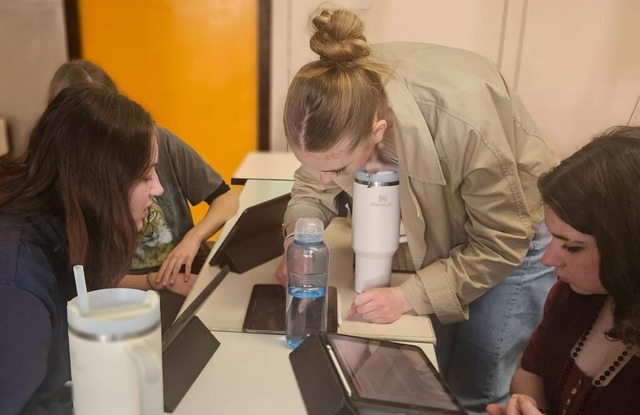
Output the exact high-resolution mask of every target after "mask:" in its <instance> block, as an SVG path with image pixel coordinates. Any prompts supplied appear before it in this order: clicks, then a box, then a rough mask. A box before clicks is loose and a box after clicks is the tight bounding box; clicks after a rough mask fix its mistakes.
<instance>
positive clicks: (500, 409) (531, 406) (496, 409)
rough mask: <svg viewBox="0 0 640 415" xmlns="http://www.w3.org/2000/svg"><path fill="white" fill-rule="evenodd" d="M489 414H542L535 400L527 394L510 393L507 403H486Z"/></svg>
mask: <svg viewBox="0 0 640 415" xmlns="http://www.w3.org/2000/svg"><path fill="white" fill-rule="evenodd" d="M487 412H488V413H489V415H542V412H540V410H539V409H538V405H537V404H536V401H535V400H534V399H533V398H532V397H530V396H527V395H520V394H514V395H511V397H510V398H509V401H508V402H507V405H497V404H489V405H487Z"/></svg>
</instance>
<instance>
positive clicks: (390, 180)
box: [355, 170, 400, 187]
mask: <svg viewBox="0 0 640 415" xmlns="http://www.w3.org/2000/svg"><path fill="white" fill-rule="evenodd" d="M355 181H356V183H358V184H363V185H365V186H367V187H382V186H397V185H398V184H399V183H400V175H399V174H398V172H396V171H392V170H386V171H380V172H377V173H368V172H366V171H364V170H359V171H358V172H356V178H355Z"/></svg>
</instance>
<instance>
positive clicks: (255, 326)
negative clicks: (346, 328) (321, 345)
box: [242, 284, 338, 334]
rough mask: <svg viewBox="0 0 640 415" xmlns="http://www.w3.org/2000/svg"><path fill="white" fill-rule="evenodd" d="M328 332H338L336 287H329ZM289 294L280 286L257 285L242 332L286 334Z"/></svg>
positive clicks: (252, 294)
mask: <svg viewBox="0 0 640 415" xmlns="http://www.w3.org/2000/svg"><path fill="white" fill-rule="evenodd" d="M328 301H329V304H328V307H327V308H328V311H327V331H328V332H331V333H335V332H336V331H338V311H337V308H338V300H337V292H336V287H331V286H330V287H329V298H328ZM286 302H287V293H286V291H285V288H284V287H283V286H282V285H280V284H256V285H254V286H253V289H252V290H251V298H250V299H249V306H248V307H247V312H246V314H245V317H244V323H243V325H242V330H243V331H245V332H247V333H260V334H284V330H285V308H286Z"/></svg>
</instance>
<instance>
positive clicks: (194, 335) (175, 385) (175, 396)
mask: <svg viewBox="0 0 640 415" xmlns="http://www.w3.org/2000/svg"><path fill="white" fill-rule="evenodd" d="M228 273H229V268H228V267H224V268H222V269H221V270H220V272H218V274H217V275H216V276H215V277H214V278H213V280H211V282H210V283H209V284H207V286H206V287H205V288H204V289H203V290H202V292H201V293H200V294H198V296H197V297H196V298H195V299H194V300H193V302H192V303H191V304H190V305H189V307H187V308H186V309H185V310H184V311H183V312H182V314H180V316H179V317H178V318H177V319H176V321H175V322H174V323H173V325H172V326H171V327H170V328H169V329H168V330H167V331H166V332H164V333H163V335H162V377H163V379H162V380H163V389H164V410H165V411H166V412H173V411H174V410H175V409H176V407H177V406H178V404H179V403H180V401H181V400H182V398H183V397H184V395H185V394H186V393H187V391H188V390H189V388H190V387H191V385H192V384H193V382H194V381H195V380H196V378H197V377H198V375H200V372H201V371H202V369H203V368H204V367H205V365H206V364H207V363H208V362H209V359H211V356H213V354H214V353H215V352H216V350H217V349H218V346H220V342H219V341H218V339H216V338H215V336H214V335H213V334H212V333H211V331H209V329H208V328H207V327H206V326H205V325H204V323H202V321H201V320H200V319H199V318H198V317H197V316H196V312H197V311H198V309H199V308H200V306H201V305H202V304H203V303H204V302H205V300H206V299H207V298H209V296H210V295H211V293H212V292H213V291H214V290H215V289H216V288H217V287H218V285H220V283H221V282H222V280H224V278H225V277H226V276H227V274H228Z"/></svg>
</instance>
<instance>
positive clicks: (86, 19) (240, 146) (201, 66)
mask: <svg viewBox="0 0 640 415" xmlns="http://www.w3.org/2000/svg"><path fill="white" fill-rule="evenodd" d="M78 7H79V17H80V32H81V39H82V55H83V58H85V59H89V60H92V61H94V62H96V63H98V64H99V65H100V66H102V67H103V68H104V69H105V70H107V72H109V74H110V75H111V76H112V77H113V79H114V81H115V82H116V84H117V85H118V88H119V89H120V91H121V92H122V93H124V94H125V95H127V96H129V97H130V98H132V99H133V100H135V101H137V102H139V103H140V104H141V105H142V106H144V107H145V108H146V109H147V111H149V112H150V113H151V114H152V116H153V117H154V119H155V120H156V122H157V123H158V124H159V125H161V126H163V127H166V128H168V129H169V130H171V131H172V132H173V133H174V134H176V135H177V136H178V137H180V138H182V139H183V140H184V141H186V142H187V143H189V145H190V146H191V147H193V148H194V149H195V150H196V151H197V152H198V153H199V154H200V155H201V156H202V157H203V158H204V159H205V160H207V162H208V163H209V164H210V165H211V166H212V167H213V168H214V169H216V170H217V171H218V172H219V173H220V174H221V175H222V176H223V177H224V179H225V180H226V181H227V183H229V182H230V179H231V175H232V173H233V171H234V170H235V168H236V167H237V166H238V165H239V164H240V162H241V161H242V158H243V157H244V156H245V154H246V153H247V152H248V151H251V150H255V149H256V143H257V138H256V137H257V130H256V125H257V90H258V89H257V21H258V19H257V1H256V0H207V1H202V0H153V1H144V0H143V1H138V0H135V1H131V0H79V1H78ZM201 205H202V204H201ZM205 211H206V206H198V207H197V208H195V209H194V210H193V213H194V219H195V220H199V219H200V218H201V217H202V215H204V212H205Z"/></svg>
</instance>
